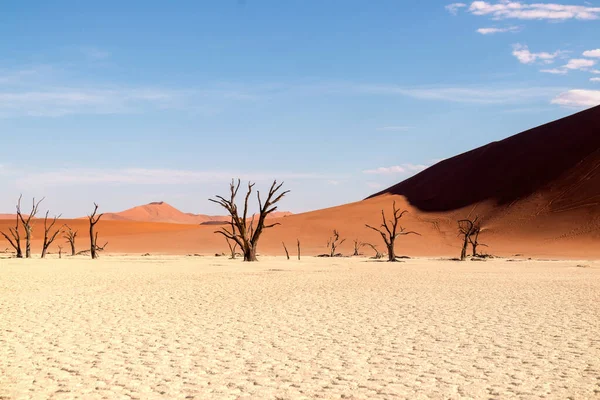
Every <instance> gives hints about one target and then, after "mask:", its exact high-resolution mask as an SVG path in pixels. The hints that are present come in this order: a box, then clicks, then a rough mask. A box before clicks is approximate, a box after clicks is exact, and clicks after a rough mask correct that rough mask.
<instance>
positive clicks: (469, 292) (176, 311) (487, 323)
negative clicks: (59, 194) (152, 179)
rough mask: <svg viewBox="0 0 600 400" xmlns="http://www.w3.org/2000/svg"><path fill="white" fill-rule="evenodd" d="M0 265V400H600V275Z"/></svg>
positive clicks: (359, 263)
mask: <svg viewBox="0 0 600 400" xmlns="http://www.w3.org/2000/svg"><path fill="white" fill-rule="evenodd" d="M577 264H581V263H578V262H575V261H545V262H541V261H521V262H508V261H506V260H494V261H487V262H465V263H458V262H452V261H442V260H421V259H417V260H406V262H403V263H396V264H388V263H380V262H374V261H370V260H365V259H358V258H357V259H335V260H327V259H316V258H306V259H303V260H301V261H297V260H290V261H287V260H285V258H264V259H263V260H262V261H261V262H260V263H254V264H244V263H242V262H240V261H231V260H226V259H223V258H213V257H166V256H165V257H126V256H122V257H116V256H105V257H103V258H101V259H100V260H96V261H91V260H87V259H80V258H74V259H64V258H63V259H61V260H59V259H49V260H27V261H25V260H12V259H2V260H0V398H3V399H13V398H14V399H21V398H22V399H26V398H39V399H42V398H83V399H96V398H98V399H100V398H106V399H120V398H123V399H128V398H139V399H149V398H150V399H151V398H181V399H184V398H188V399H191V398H196V399H210V398H214V399H228V398H231V399H236V398H255V399H275V398H279V399H298V398H327V399H333V398H356V399H362V398H411V399H412V398H463V397H472V398H511V397H513V398H532V399H533V398H539V397H547V398H567V397H572V398H581V399H584V398H592V397H598V396H600V263H597V262H591V263H590V262H586V263H585V264H586V265H585V266H577Z"/></svg>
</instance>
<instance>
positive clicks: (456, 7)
mask: <svg viewBox="0 0 600 400" xmlns="http://www.w3.org/2000/svg"><path fill="white" fill-rule="evenodd" d="M466 6H467V5H466V4H465V3H452V4H448V5H447V6H446V7H445V8H446V10H448V12H449V13H450V14H452V15H456V14H458V10H460V9H461V8H464V7H466Z"/></svg>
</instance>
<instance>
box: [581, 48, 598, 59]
mask: <svg viewBox="0 0 600 400" xmlns="http://www.w3.org/2000/svg"><path fill="white" fill-rule="evenodd" d="M583 56H584V57H590V58H600V49H596V50H588V51H584V52H583Z"/></svg>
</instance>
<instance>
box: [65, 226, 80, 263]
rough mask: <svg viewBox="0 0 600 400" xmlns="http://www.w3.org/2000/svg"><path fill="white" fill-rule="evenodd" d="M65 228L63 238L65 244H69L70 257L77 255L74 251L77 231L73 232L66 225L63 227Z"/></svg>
mask: <svg viewBox="0 0 600 400" xmlns="http://www.w3.org/2000/svg"><path fill="white" fill-rule="evenodd" d="M65 227H66V228H67V230H66V231H65V232H64V233H65V234H64V235H63V238H64V239H67V242H69V245H70V246H71V256H74V255H75V254H76V253H77V252H76V251H75V239H76V238H77V232H78V231H74V230H73V229H71V227H70V226H68V225H65Z"/></svg>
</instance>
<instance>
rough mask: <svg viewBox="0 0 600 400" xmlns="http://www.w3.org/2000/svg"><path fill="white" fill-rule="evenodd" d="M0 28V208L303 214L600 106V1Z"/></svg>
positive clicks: (303, 7)
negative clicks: (274, 187)
mask: <svg viewBox="0 0 600 400" xmlns="http://www.w3.org/2000/svg"><path fill="white" fill-rule="evenodd" d="M0 38H2V40H0V139H1V140H0V146H1V148H2V152H1V154H2V157H1V158H0V188H1V192H0V193H1V194H2V195H1V196H0V212H12V211H13V210H14V206H15V202H16V199H17V198H18V197H19V194H20V193H22V194H23V196H24V198H25V199H31V198H32V197H36V198H41V197H44V196H45V197H46V199H45V200H44V203H43V206H42V208H43V209H44V210H45V209H46V208H48V209H50V211H51V214H52V213H56V214H58V213H62V214H63V216H66V217H78V216H82V215H85V214H87V213H88V212H90V211H91V210H92V208H93V202H97V203H98V204H99V205H100V210H101V211H121V210H124V209H127V208H130V207H133V206H136V205H141V204H146V203H149V202H152V201H166V202H168V203H170V204H172V205H173V206H175V207H177V208H179V209H181V210H183V211H185V212H194V213H203V214H223V210H221V209H219V208H218V206H217V205H215V204H212V203H210V202H209V201H208V198H210V197H213V196H214V195H216V194H226V193H227V192H228V190H229V187H228V185H229V182H230V180H231V179H232V178H241V179H242V180H244V181H247V180H252V181H255V182H256V187H257V188H262V189H263V190H265V189H266V188H267V187H268V186H269V184H270V182H272V180H273V179H277V180H278V181H284V182H285V184H284V187H285V188H287V189H289V190H291V192H290V194H289V195H288V196H286V198H285V199H284V200H283V201H282V202H281V205H280V209H282V210H290V211H292V212H303V211H308V210H314V209H319V208H324V207H330V206H335V205H339V204H344V203H348V202H353V201H359V200H361V199H363V198H365V197H367V196H368V195H370V194H372V193H374V192H377V191H379V190H382V189H384V188H386V187H388V186H391V185H393V184H395V183H397V182H400V181H402V180H404V179H406V178H408V177H410V176H411V175H414V174H415V173H418V172H419V171H421V170H422V169H424V168H426V167H427V166H430V165H433V164H435V163H436V162H438V161H440V160H442V159H445V158H448V157H452V156H454V155H456V154H459V153H462V152H465V151H468V150H470V149H473V148H475V147H478V146H481V145H484V144H487V143H489V142H492V141H495V140H501V139H503V138H505V137H508V136H511V135H513V134H516V133H519V132H521V131H524V130H526V129H529V128H532V127H535V126H538V125H540V124H543V123H546V122H549V121H552V120H555V119H558V118H561V117H564V116H567V115H570V114H573V113H575V112H577V111H580V110H583V109H585V108H589V107H592V106H594V105H597V104H600V1H560V2H559V3H546V2H540V0H536V2H532V3H527V2H521V1H473V2H464V3H453V2H451V1H448V2H445V1H438V0H404V1H395V0H394V1H391V0H390V1H386V0H378V1H364V0H361V1H354V0H344V1H337V0H329V1H316V0H315V1H308V0H304V1H300V0H286V1H280V0H218V1H217V0H215V1H208V0H207V1H184V0H182V1H177V2H165V1H149V0H146V1H134V0H132V1H127V2H124V1H111V0H105V1H101V2H100V1H97V2H81V1H61V0H56V1H52V2H48V1H27V0H22V1H18V2H1V3H0ZM29 201H30V200H28V202H29Z"/></svg>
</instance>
